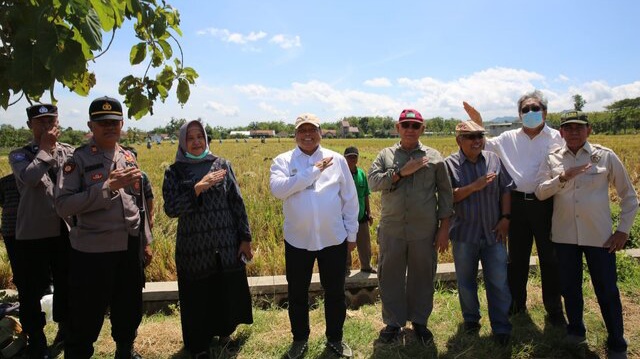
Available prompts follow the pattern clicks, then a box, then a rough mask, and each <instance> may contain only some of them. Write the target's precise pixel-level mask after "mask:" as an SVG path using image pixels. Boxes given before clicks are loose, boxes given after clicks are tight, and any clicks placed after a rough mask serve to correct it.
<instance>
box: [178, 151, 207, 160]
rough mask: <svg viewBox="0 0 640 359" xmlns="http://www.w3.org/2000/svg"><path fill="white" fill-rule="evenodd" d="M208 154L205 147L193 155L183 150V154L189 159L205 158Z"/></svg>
mask: <svg viewBox="0 0 640 359" xmlns="http://www.w3.org/2000/svg"><path fill="white" fill-rule="evenodd" d="M208 154H209V150H208V149H205V150H204V151H202V153H201V154H199V155H198V156H194V155H192V154H190V153H189V152H185V154H184V156H185V157H186V158H189V159H192V160H201V159H203V158H205V157H206V156H207V155H208Z"/></svg>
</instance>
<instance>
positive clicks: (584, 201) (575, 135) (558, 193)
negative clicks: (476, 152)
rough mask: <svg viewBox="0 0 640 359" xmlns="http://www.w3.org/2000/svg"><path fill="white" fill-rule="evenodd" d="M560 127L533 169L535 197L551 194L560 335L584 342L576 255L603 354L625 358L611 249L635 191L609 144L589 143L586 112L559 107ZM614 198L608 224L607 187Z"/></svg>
mask: <svg viewBox="0 0 640 359" xmlns="http://www.w3.org/2000/svg"><path fill="white" fill-rule="evenodd" d="M560 133H561V134H562V137H563V138H564V140H565V141H566V144H565V146H563V147H561V148H558V149H557V150H555V151H553V152H551V153H550V154H548V155H547V158H546V160H545V161H543V162H542V165H541V166H540V170H539V172H538V177H537V180H538V182H539V183H540V184H539V185H538V187H537V188H536V192H535V193H536V196H537V197H538V198H548V197H551V196H553V197H554V202H553V207H554V211H553V226H552V229H551V233H552V238H553V242H554V244H555V248H556V253H557V255H558V259H559V260H560V269H561V271H560V281H561V283H562V296H563V297H564V304H565V308H566V310H567V318H568V319H569V325H568V326H567V338H566V341H567V342H569V343H573V344H583V343H586V338H585V334H586V329H585V325H584V321H583V311H584V301H583V298H582V284H583V281H582V275H583V274H582V273H583V271H582V255H583V254H584V256H585V258H586V261H587V266H588V267H589V273H590V276H591V282H592V283H593V289H594V292H595V293H596V297H597V298H598V304H600V311H601V312H602V318H603V319H604V322H605V325H606V327H607V332H608V334H609V336H608V338H607V348H608V358H626V357H627V342H626V340H625V339H624V328H623V320H622V304H621V302H620V292H619V290H618V286H617V285H616V283H617V276H616V255H615V252H616V251H619V250H621V249H623V248H624V245H625V243H626V242H627V239H628V238H629V231H630V230H631V226H632V225H633V220H634V218H635V215H636V212H637V211H638V196H637V195H636V192H635V190H634V188H633V184H632V183H631V180H630V179H629V174H628V173H627V171H626V169H625V168H624V165H623V164H622V162H621V161H620V159H619V158H618V156H616V154H615V153H613V151H612V150H610V149H608V148H606V147H603V146H600V145H597V144H591V143H589V142H588V141H587V138H588V137H589V135H590V134H591V126H590V125H589V120H588V118H587V115H585V114H584V113H582V112H578V111H568V112H565V113H563V115H562V118H561V120H560ZM610 185H613V187H614V188H615V190H616V193H617V194H618V198H619V199H620V201H619V202H618V204H619V205H620V221H619V223H618V224H617V226H616V230H615V232H614V233H611V232H612V230H611V228H612V226H613V223H612V220H611V209H610V206H609V187H610Z"/></svg>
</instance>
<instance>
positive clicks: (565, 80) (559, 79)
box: [556, 74, 569, 82]
mask: <svg viewBox="0 0 640 359" xmlns="http://www.w3.org/2000/svg"><path fill="white" fill-rule="evenodd" d="M556 81H558V82H567V81H569V77H567V76H565V75H563V74H560V75H558V78H557V79H556Z"/></svg>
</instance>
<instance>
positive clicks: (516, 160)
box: [485, 125, 564, 193]
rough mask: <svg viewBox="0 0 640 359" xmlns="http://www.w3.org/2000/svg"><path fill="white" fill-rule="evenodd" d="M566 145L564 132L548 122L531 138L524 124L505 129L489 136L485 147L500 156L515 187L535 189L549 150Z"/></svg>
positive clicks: (528, 189)
mask: <svg viewBox="0 0 640 359" xmlns="http://www.w3.org/2000/svg"><path fill="white" fill-rule="evenodd" d="M563 145H564V141H563V140H562V137H561V136H560V132H558V130H554V129H553V128H551V127H549V126H547V125H545V126H544V128H543V129H542V131H541V132H540V133H539V134H538V135H537V136H535V137H534V138H529V136H528V135H527V134H526V133H524V130H523V129H522V128H518V129H515V130H510V131H506V132H503V133H501V134H500V136H497V137H493V138H489V139H487V144H486V146H485V150H487V151H491V152H495V153H497V154H498V156H500V159H501V160H502V163H503V164H504V166H505V168H506V169H507V172H509V175H510V176H511V178H513V181H514V182H515V184H516V188H514V189H515V190H517V191H519V192H525V193H533V191H535V189H536V186H537V185H538V183H537V182H536V181H535V179H536V174H537V173H538V168H539V167H540V163H542V162H543V161H544V160H545V157H546V156H547V154H548V153H549V152H551V151H552V150H554V149H556V148H559V147H562V146H563Z"/></svg>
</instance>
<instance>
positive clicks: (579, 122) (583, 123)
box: [560, 119, 589, 127]
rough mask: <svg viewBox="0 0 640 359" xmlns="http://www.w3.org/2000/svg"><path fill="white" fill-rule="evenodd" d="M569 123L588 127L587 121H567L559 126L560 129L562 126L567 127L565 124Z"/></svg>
mask: <svg viewBox="0 0 640 359" xmlns="http://www.w3.org/2000/svg"><path fill="white" fill-rule="evenodd" d="M570 123H577V124H580V125H588V124H589V122H588V121H584V120H578V119H575V120H568V121H564V122H563V123H562V124H561V125H560V127H562V126H564V125H567V124H570Z"/></svg>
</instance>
